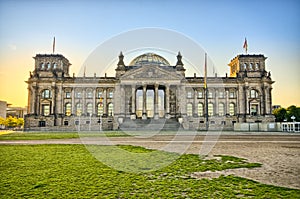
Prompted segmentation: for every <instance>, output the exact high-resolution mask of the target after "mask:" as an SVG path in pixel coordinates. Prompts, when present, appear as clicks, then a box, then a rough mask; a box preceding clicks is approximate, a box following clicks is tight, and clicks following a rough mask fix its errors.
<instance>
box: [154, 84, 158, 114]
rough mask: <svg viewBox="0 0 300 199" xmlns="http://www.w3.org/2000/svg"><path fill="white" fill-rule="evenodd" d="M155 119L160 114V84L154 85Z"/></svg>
mask: <svg viewBox="0 0 300 199" xmlns="http://www.w3.org/2000/svg"><path fill="white" fill-rule="evenodd" d="M154 119H159V114H158V84H155V85H154Z"/></svg>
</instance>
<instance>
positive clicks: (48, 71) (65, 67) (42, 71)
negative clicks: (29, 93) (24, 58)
mask: <svg viewBox="0 0 300 199" xmlns="http://www.w3.org/2000/svg"><path fill="white" fill-rule="evenodd" d="M33 58H34V59H35V69H34V71H33V74H32V75H33V76H34V77H38V78H43V77H50V78H51V77H69V76H70V75H69V67H70V65H71V63H70V62H69V60H68V59H67V58H65V57H64V56H63V55H60V54H37V55H36V56H35V57H33Z"/></svg>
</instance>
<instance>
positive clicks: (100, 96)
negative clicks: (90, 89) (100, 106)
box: [97, 91, 103, 99]
mask: <svg viewBox="0 0 300 199" xmlns="http://www.w3.org/2000/svg"><path fill="white" fill-rule="evenodd" d="M97 98H98V99H100V98H103V96H102V91H98V93H97Z"/></svg>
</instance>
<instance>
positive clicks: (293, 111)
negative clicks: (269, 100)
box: [286, 105, 300, 122]
mask: <svg viewBox="0 0 300 199" xmlns="http://www.w3.org/2000/svg"><path fill="white" fill-rule="evenodd" d="M286 111H287V114H286V119H287V121H289V122H292V121H293V120H292V119H291V117H292V116H294V117H295V121H297V122H298V121H300V107H296V106H295V105H292V106H289V107H288V108H287V109H286Z"/></svg>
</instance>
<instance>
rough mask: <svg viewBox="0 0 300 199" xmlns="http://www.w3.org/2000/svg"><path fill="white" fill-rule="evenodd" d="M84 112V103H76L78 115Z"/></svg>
mask: <svg viewBox="0 0 300 199" xmlns="http://www.w3.org/2000/svg"><path fill="white" fill-rule="evenodd" d="M81 113H82V105H81V103H78V104H76V116H81Z"/></svg>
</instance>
